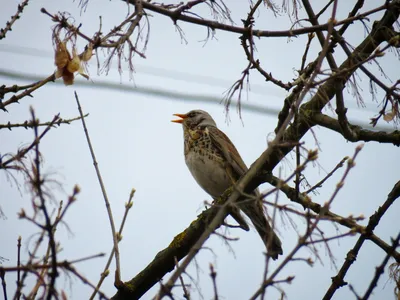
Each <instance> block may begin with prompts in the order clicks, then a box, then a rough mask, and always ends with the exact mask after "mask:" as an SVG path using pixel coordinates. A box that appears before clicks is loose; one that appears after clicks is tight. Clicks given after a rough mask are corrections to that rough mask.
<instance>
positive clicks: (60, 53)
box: [54, 42, 71, 69]
mask: <svg viewBox="0 0 400 300" xmlns="http://www.w3.org/2000/svg"><path fill="white" fill-rule="evenodd" d="M70 60H71V56H70V54H69V52H68V50H67V46H66V44H65V43H64V42H58V43H57V46H56V52H55V55H54V64H55V65H56V66H57V68H59V69H61V68H64V67H65V66H66V65H67V64H68V62H69V61H70Z"/></svg>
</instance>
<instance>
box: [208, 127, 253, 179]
mask: <svg viewBox="0 0 400 300" xmlns="http://www.w3.org/2000/svg"><path fill="white" fill-rule="evenodd" d="M207 129H208V132H209V135H210V138H211V141H212V142H213V143H214V145H215V146H216V147H217V148H218V150H219V151H220V153H221V154H222V155H223V156H224V158H225V159H226V160H227V162H228V163H229V164H230V165H231V166H232V167H233V171H234V172H235V173H236V175H237V178H235V179H236V180H238V179H239V177H241V176H242V175H243V174H244V173H245V172H246V171H247V170H248V169H247V166H246V164H245V163H244V161H243V159H242V158H241V157H240V154H239V152H238V151H237V150H236V147H235V146H234V145H233V143H232V142H231V140H230V139H229V138H228V137H227V136H226V135H225V133H223V132H222V131H221V130H219V129H218V128H217V127H214V126H208V127H207Z"/></svg>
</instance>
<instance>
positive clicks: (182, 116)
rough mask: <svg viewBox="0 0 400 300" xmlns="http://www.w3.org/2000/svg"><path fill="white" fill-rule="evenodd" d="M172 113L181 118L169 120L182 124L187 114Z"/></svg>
mask: <svg viewBox="0 0 400 300" xmlns="http://www.w3.org/2000/svg"><path fill="white" fill-rule="evenodd" d="M173 115H174V116H177V117H179V118H181V119H179V120H172V121H171V122H174V123H180V124H182V123H183V121H184V120H185V119H186V118H187V117H188V116H187V115H185V114H173Z"/></svg>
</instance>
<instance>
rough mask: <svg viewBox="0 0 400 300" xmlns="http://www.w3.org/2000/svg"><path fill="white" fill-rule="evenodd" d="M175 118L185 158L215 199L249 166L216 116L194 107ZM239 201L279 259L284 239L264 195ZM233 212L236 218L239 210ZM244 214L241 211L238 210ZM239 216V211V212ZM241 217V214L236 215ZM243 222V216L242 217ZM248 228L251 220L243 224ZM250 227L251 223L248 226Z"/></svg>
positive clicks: (255, 194)
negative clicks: (276, 229) (272, 222)
mask: <svg viewBox="0 0 400 300" xmlns="http://www.w3.org/2000/svg"><path fill="white" fill-rule="evenodd" d="M174 116H177V117H179V118H180V119H178V120H172V122H175V123H180V124H182V126H183V136H184V153H185V162H186V165H187V166H188V168H189V170H190V172H191V173H192V175H193V177H194V179H195V180H196V181H197V183H198V184H199V185H200V186H201V187H202V188H203V190H205V191H206V192H207V193H208V194H209V195H210V196H211V197H213V198H214V199H216V198H218V197H219V196H221V194H222V193H223V192H224V191H225V190H226V189H227V188H229V187H231V186H232V185H233V184H234V183H235V182H236V181H237V180H238V179H239V178H240V177H241V176H242V175H243V174H244V173H245V172H246V171H247V170H248V169H247V167H246V164H245V163H244V162H243V159H242V158H241V157H240V155H239V152H238V151H237V150H236V148H235V146H234V145H233V143H232V142H231V141H230V139H229V138H228V137H227V136H226V135H225V134H224V133H223V132H222V131H221V130H219V129H218V128H217V125H216V123H215V121H214V120H213V118H212V117H211V116H210V115H209V114H208V113H207V112H205V111H203V110H192V111H190V112H188V113H187V114H174ZM258 195H259V191H258V190H255V191H254V193H253V196H254V198H251V199H246V200H244V201H242V200H241V201H239V202H238V203H237V207H239V208H240V209H241V210H242V211H243V212H244V213H245V214H246V215H247V216H248V217H249V218H250V220H251V222H252V223H253V225H254V227H255V228H256V230H257V232H258V233H259V235H260V236H261V238H262V240H263V242H264V244H265V246H266V248H267V251H268V254H269V255H270V256H271V257H272V258H273V259H277V258H278V255H279V254H282V253H283V252H282V246H281V241H280V240H279V238H278V236H277V235H276V234H275V232H274V231H273V230H272V228H271V226H270V224H269V223H268V221H267V218H266V216H265V213H264V208H263V205H262V202H261V200H260V199H258V200H256V199H257V198H256V196H258ZM233 212H234V214H232V213H231V214H232V216H233V217H234V218H235V214H236V213H235V211H233ZM237 213H238V214H239V215H240V213H239V212H238V211H237ZM236 216H237V214H236ZM235 220H238V218H235ZM239 222H240V220H239ZM240 225H242V227H243V228H244V229H245V230H246V226H247V224H244V225H243V224H240ZM247 230H248V226H247Z"/></svg>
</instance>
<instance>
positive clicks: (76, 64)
mask: <svg viewBox="0 0 400 300" xmlns="http://www.w3.org/2000/svg"><path fill="white" fill-rule="evenodd" d="M72 52H73V56H72V60H70V61H69V62H68V65H67V70H68V71H69V72H71V73H75V72H77V71H78V70H79V68H80V67H81V59H80V58H79V56H78V55H77V54H76V50H75V49H73V50H72Z"/></svg>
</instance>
